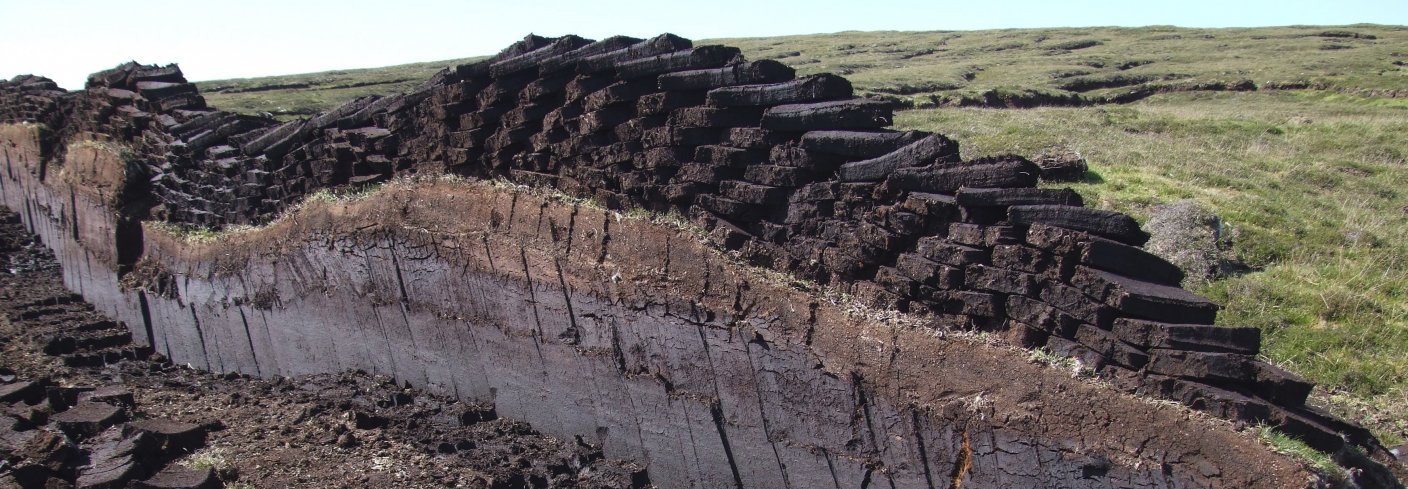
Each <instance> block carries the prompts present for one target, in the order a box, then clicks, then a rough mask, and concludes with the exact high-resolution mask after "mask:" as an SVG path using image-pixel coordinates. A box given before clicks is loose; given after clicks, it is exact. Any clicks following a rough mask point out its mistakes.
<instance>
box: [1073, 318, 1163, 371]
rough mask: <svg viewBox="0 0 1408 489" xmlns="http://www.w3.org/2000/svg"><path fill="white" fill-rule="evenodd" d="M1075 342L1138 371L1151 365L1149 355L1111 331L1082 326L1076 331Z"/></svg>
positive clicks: (1086, 325) (1087, 325)
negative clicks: (1146, 365)
mask: <svg viewBox="0 0 1408 489" xmlns="http://www.w3.org/2000/svg"><path fill="white" fill-rule="evenodd" d="M1075 340H1076V342H1077V343H1080V344H1082V345H1085V347H1086V348H1090V349H1091V350H1092V351H1094V352H1096V353H1099V354H1100V356H1103V357H1105V359H1106V360H1109V361H1111V362H1114V363H1116V364H1119V365H1122V366H1125V367H1129V368H1132V369H1135V370H1138V369H1141V368H1144V365H1145V364H1147V363H1149V355H1148V354H1146V353H1144V352H1142V351H1139V350H1138V349H1135V348H1134V347H1132V346H1129V345H1127V344H1125V343H1124V342H1123V341H1120V339H1119V338H1117V337H1115V335H1114V334H1112V333H1110V332H1109V331H1105V330H1103V329H1100V328H1097V327H1095V326H1091V325H1089V324H1082V325H1080V328H1078V329H1077V330H1076V338H1075Z"/></svg>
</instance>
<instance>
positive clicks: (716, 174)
mask: <svg viewBox="0 0 1408 489" xmlns="http://www.w3.org/2000/svg"><path fill="white" fill-rule="evenodd" d="M742 174H743V172H742V170H739V169H737V168H730V167H726V166H716V165H713V164H709V163H689V164H685V165H680V170H679V172H677V173H675V180H676V181H677V182H680V183H688V182H693V183H702V184H708V185H718V184H719V182H721V181H724V180H732V179H736V178H739V177H741V176H742Z"/></svg>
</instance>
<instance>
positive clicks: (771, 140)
mask: <svg viewBox="0 0 1408 489" xmlns="http://www.w3.org/2000/svg"><path fill="white" fill-rule="evenodd" d="M787 139H788V135H786V134H783V133H778V132H774V131H769V130H767V129H763V128H760V127H731V128H728V129H725V130H724V137H723V144H726V145H728V146H732V147H735V148H743V149H753V150H763V151H767V150H770V149H772V148H774V147H776V146H777V145H780V144H782V143H784V142H786V141H787Z"/></svg>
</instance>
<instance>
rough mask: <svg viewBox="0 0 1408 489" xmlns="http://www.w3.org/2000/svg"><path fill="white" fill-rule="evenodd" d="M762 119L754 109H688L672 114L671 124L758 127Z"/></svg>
mask: <svg viewBox="0 0 1408 489" xmlns="http://www.w3.org/2000/svg"><path fill="white" fill-rule="evenodd" d="M760 117H762V114H761V111H759V110H758V109H757V108H754V107H728V108H719V107H688V108H683V109H675V110H673V111H671V112H670V122H669V124H671V125H674V126H679V127H739V126H756V125H758V119H759V118H760Z"/></svg>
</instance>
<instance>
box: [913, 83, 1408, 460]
mask: <svg viewBox="0 0 1408 489" xmlns="http://www.w3.org/2000/svg"><path fill="white" fill-rule="evenodd" d="M1405 116H1408V110H1405V109H1404V108H1403V107H1398V106H1394V105H1392V104H1376V103H1363V102H1362V101H1360V100H1358V99H1357V98H1344V97H1325V96H1320V95H1316V94H1313V93H1288V92H1268V93H1227V92H1224V93H1198V94H1169V95H1159V96H1156V97H1153V98H1150V99H1148V100H1145V101H1142V102H1140V103H1136V104H1131V105H1123V106H1105V107H1099V108H1040V109H1028V110H1006V109H979V108H965V109H937V110H914V111H906V112H902V113H900V114H899V115H898V116H897V120H896V126H898V127H903V128H913V129H925V130H929V131H935V132H940V133H944V134H948V135H950V136H951V137H953V138H955V139H957V140H959V141H961V144H962V150H963V153H964V155H965V157H974V156H979V155H988V154H995V153H1016V154H1021V155H1032V154H1034V153H1036V152H1038V151H1039V150H1041V149H1042V148H1045V147H1047V146H1051V145H1055V144H1066V145H1069V146H1071V147H1074V148H1075V149H1077V150H1079V151H1080V152H1081V153H1083V154H1084V155H1085V156H1086V158H1087V160H1088V161H1089V163H1090V164H1091V167H1092V170H1093V171H1094V172H1095V173H1096V174H1097V175H1099V178H1100V179H1101V180H1103V181H1101V182H1098V183H1081V184H1076V185H1072V187H1074V188H1075V189H1077V190H1078V191H1080V192H1081V194H1082V195H1084V196H1085V197H1086V201H1087V202H1088V203H1089V204H1090V205H1093V206H1096V207H1101V208H1109V209H1117V210H1120V211H1124V212H1128V213H1130V214H1133V215H1135V216H1136V217H1139V218H1144V217H1146V216H1147V215H1148V213H1149V211H1150V210H1151V209H1152V208H1153V207H1154V206H1157V205H1159V204H1163V203H1168V202H1172V201H1176V200H1181V199H1193V200H1196V201H1198V202H1200V203H1202V204H1204V205H1206V206H1208V207H1209V208H1211V209H1213V211H1214V212H1216V213H1217V214H1219V215H1221V216H1222V217H1223V219H1224V220H1225V222H1226V224H1227V225H1229V226H1230V227H1231V229H1232V230H1233V233H1234V236H1235V239H1234V246H1233V250H1234V252H1235V254H1236V255H1237V256H1238V257H1239V258H1240V259H1242V260H1243V261H1245V262H1247V263H1248V264H1249V265H1251V266H1252V267H1253V268H1254V269H1255V270H1256V271H1254V272H1252V273H1248V274H1245V275H1241V276H1237V277H1232V278H1228V279H1225V280H1221V281H1217V282H1214V283H1211V284H1206V285H1202V286H1201V287H1200V289H1201V290H1200V291H1201V292H1203V293H1205V294H1207V295H1209V296H1211V297H1212V298H1214V299H1215V300H1217V301H1219V302H1220V303H1222V304H1223V305H1224V306H1225V307H1226V308H1225V309H1224V310H1223V311H1222V313H1221V314H1220V317H1219V323H1221V324H1226V325H1237V326H1254V327H1258V328H1261V329H1262V330H1263V332H1264V333H1265V335H1266V341H1265V349H1264V352H1263V353H1264V355H1265V356H1266V357H1267V358H1268V359H1270V360H1271V361H1273V362H1275V363H1278V364H1281V365H1283V366H1285V367H1287V368H1289V369H1291V370H1293V371H1296V372H1298V373H1301V374H1303V375H1305V376H1307V377H1309V378H1311V379H1312V380H1314V381H1316V382H1318V383H1320V384H1322V386H1323V387H1326V388H1327V389H1326V390H1325V391H1324V392H1321V393H1320V394H1319V395H1318V397H1319V398H1320V399H1322V400H1324V401H1327V402H1331V403H1332V404H1334V406H1333V407H1335V408H1336V410H1337V411H1339V412H1341V414H1345V415H1348V416H1351V417H1353V418H1355V419H1359V420H1361V421H1365V422H1368V423H1369V424H1370V425H1371V426H1374V427H1375V428H1376V430H1377V431H1378V432H1379V434H1380V435H1381V436H1383V437H1384V438H1385V439H1386V441H1390V442H1394V441H1399V440H1402V438H1403V436H1404V434H1405V433H1408V431H1405V427H1408V426H1405V420H1408V408H1405V407H1403V406H1404V401H1405V399H1406V398H1408V391H1405V386H1408V355H1403V353H1402V352H1404V351H1408V302H1405V292H1406V291H1408V191H1406V190H1404V189H1402V187H1401V182H1405V181H1408V167H1405V164H1404V158H1405V157H1408V142H1405V140H1404V139H1403V138H1402V136H1401V135H1402V134H1405V131H1408V117H1405ZM1336 393H1339V394H1347V395H1338V396H1337V395H1332V394H1336Z"/></svg>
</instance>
